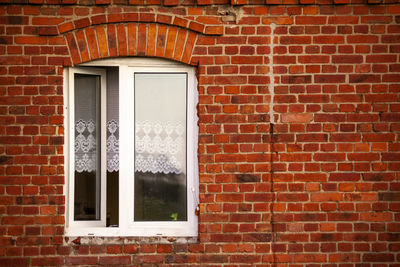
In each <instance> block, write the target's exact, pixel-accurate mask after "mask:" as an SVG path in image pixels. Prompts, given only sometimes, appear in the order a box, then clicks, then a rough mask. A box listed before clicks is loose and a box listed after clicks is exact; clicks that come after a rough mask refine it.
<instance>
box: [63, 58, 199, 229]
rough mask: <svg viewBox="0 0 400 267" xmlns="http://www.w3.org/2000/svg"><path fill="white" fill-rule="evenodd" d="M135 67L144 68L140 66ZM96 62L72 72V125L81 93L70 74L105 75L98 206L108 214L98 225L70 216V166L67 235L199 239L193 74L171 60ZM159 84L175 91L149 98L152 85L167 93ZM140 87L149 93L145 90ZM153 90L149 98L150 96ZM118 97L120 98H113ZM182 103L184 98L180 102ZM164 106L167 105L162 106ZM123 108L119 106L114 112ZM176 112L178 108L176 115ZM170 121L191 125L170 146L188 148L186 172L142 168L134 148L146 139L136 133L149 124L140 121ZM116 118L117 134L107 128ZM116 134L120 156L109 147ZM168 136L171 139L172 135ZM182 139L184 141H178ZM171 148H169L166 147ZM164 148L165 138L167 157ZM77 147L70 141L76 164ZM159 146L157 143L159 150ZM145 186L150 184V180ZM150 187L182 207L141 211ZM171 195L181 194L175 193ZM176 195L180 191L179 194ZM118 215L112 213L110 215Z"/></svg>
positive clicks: (183, 159)
mask: <svg viewBox="0 0 400 267" xmlns="http://www.w3.org/2000/svg"><path fill="white" fill-rule="evenodd" d="M149 62H150V63H149ZM134 63H137V64H136V65H135V64H134ZM89 65H92V66H91V68H88V67H80V68H79V69H78V68H71V69H69V73H70V75H69V80H68V82H69V87H70V90H69V101H70V103H69V104H68V106H69V107H70V112H69V114H70V116H69V117H70V118H69V119H70V120H71V118H72V117H73V116H74V114H72V113H73V111H74V103H73V102H74V101H71V99H74V98H73V97H71V95H73V94H74V92H71V87H73V86H71V81H73V80H74V78H72V77H71V73H76V72H77V71H78V70H80V71H82V70H83V72H85V74H87V75H100V74H99V72H101V75H100V76H98V77H100V78H97V79H99V80H101V82H102V83H101V85H100V87H101V88H103V87H105V86H103V85H105V84H107V86H106V87H107V88H106V89H102V91H101V92H102V93H101V94H103V98H101V99H100V102H101V108H100V109H98V110H100V111H97V113H96V114H98V113H101V120H102V123H101V127H100V128H101V130H100V131H101V132H102V137H104V138H102V146H101V149H102V152H101V157H100V158H101V159H100V161H101V162H100V163H99V164H100V165H101V168H100V169H101V171H102V172H103V174H102V175H103V176H101V178H102V179H101V186H102V187H101V188H102V189H101V190H100V191H101V197H100V201H98V202H100V209H101V210H102V211H103V212H100V216H102V215H101V214H103V216H102V217H101V219H100V220H98V221H78V220H76V219H75V218H74V217H73V216H71V215H72V214H73V210H71V209H72V208H71V206H74V203H73V202H74V186H75V183H74V179H75V176H74V175H75V171H74V170H73V169H74V166H72V167H71V164H70V168H71V170H70V172H69V178H70V179H69V183H68V184H69V188H68V193H69V197H68V199H69V201H68V206H69V208H68V210H69V213H68V223H67V229H66V234H67V235H102V236H155V235H161V236H196V235H197V217H196V216H195V209H196V208H197V205H198V200H197V199H198V197H197V195H198V191H197V188H198V178H197V176H198V169H197V125H196V124H197V117H196V100H197V95H196V90H195V88H196V84H195V78H194V71H193V69H192V68H188V67H182V66H180V65H176V64H171V63H170V62H168V63H165V62H163V61H154V60H150V61H147V60H146V61H141V60H139V61H137V60H132V59H123V60H117V61H115V60H111V61H110V60H103V61H100V62H92V63H89ZM93 66H96V68H93ZM92 72H93V73H92ZM96 72H97V73H96ZM151 84H152V85H151ZM160 85H162V86H161V87H162V88H165V89H166V90H170V91H169V92H167V93H164V95H163V94H161V93H160V92H158V93H157V94H156V95H158V98H157V97H156V98H154V97H153V98H152V95H154V93H152V94H148V91H149V90H150V89H148V88H149V87H152V88H153V90H160V88H161V87H160ZM176 85H179V86H176ZM67 86H68V85H67ZM140 88H142V90H141V89H140ZM143 88H145V89H143ZM146 88H147V89H146ZM157 88H158V89H157ZM176 88H179V90H178V89H177V90H176V91H177V92H175V93H173V92H172V90H175V89H176ZM141 91H142V93H143V92H145V94H144V95H143V94H141ZM146 92H147V96H145V95H146ZM112 95H114V98H113V97H112ZM115 95H117V96H118V98H117V101H115ZM140 98H142V100H140ZM168 98H169V101H165V100H168ZM178 98H180V100H179V101H178ZM113 99H114V100H113ZM151 101H153V102H152V103H149V104H148V105H141V104H142V103H145V102H151ZM154 101H155V102H154ZM157 101H159V102H157ZM118 102H119V105H118ZM163 102H164V104H162V103H163ZM177 102H180V105H177ZM160 103H161V104H160ZM116 106H117V108H115V107H116ZM178 106H180V108H177V107H178ZM148 107H153V109H151V108H150V109H149V108H148ZM113 109H114V110H115V109H116V110H117V111H118V112H115V111H113ZM173 109H174V111H172V110H173ZM152 110H153V111H152ZM149 114H150V115H149ZM157 114H158V115H157ZM146 116H147V117H146ZM168 116H170V118H173V119H174V120H178V121H180V123H181V124H183V125H184V126H183V129H184V131H183V132H181V130H182V129H181V128H182V127H178V128H179V129H180V131H179V133H180V134H181V135H179V134H177V133H174V135H173V136H172V142H170V147H172V148H174V145H176V144H177V143H180V144H181V145H182V147H181V148H180V151H181V153H180V154H179V156H178V158H179V159H180V166H182V168H181V169H180V170H179V171H176V170H175V171H176V172H170V173H165V172H160V171H158V172H157V171H156V172H154V173H153V172H139V171H137V170H136V169H135V168H136V167H135V166H136V164H135V163H136V162H137V161H136V157H135V154H136V150H135V143H136V139H139V137H140V133H135V131H136V129H138V126H140V125H141V123H142V125H143V121H142V122H140V119H141V118H144V119H147V120H150V121H151V120H152V121H153V124H154V123H155V124H157V121H160V122H161V121H162V122H163V123H165V122H167V121H168ZM179 116H180V117H179ZM178 117H179V118H178ZM157 118H158V119H157ZM177 118H178V119H177ZM113 120H114V121H115V122H117V123H116V124H117V125H118V127H117V130H116V131H114V132H111V131H110V130H109V129H108V128H109V125H110V121H113ZM161 127H163V126H161ZM165 127H167V126H165ZM156 128H157V131H159V128H160V127H159V125H158V126H156ZM167 128H168V131H170V130H171V127H170V126H168V127H167ZM72 129H74V128H73V127H72V125H71V124H70V133H71V130H72ZM72 131H74V130H72ZM153 134H154V133H153ZM164 134H165V133H164ZM112 135H114V136H112ZM72 136H73V135H71V134H70V138H71V137H72ZM110 137H114V139H119V140H118V144H119V146H118V153H115V151H114V154H113V155H112V153H110V149H109V148H110V146H109V144H110V143H109V142H108V141H109V139H110ZM142 137H143V136H142ZM153 137H154V135H153ZM163 137H164V139H165V138H166V137H167V136H163ZM178 137H180V138H181V140H182V139H183V140H184V141H183V142H174V141H176V139H178ZM71 139H74V138H71ZM170 139H171V138H170ZM170 139H169V140H170ZM187 140H190V142H187ZM153 141H154V140H153ZM164 141H165V140H164ZM73 142H74V140H70V143H73ZM164 143H165V142H164ZM164 143H162V145H163V144H164ZM159 144H160V142H159V141H158V143H157V142H156V144H155V146H156V147H157V149H158V151H163V152H165V149H164V150H163V148H161V149H160V148H158V146H159ZM71 146H72V145H71V144H70V146H69V147H70V157H69V158H70V161H72V158H73V156H74V155H73V154H74V153H71V151H72V152H73V151H74V150H72V149H71ZM155 146H154V142H153V147H155ZM164 147H165V146H164ZM175 150H176V147H175ZM178 150H179V149H178ZM132 151H135V153H132ZM116 155H119V158H118V160H119V164H118V165H114V167H115V166H117V168H110V162H112V161H110V159H113V158H115V156H116ZM175 155H176V154H175ZM176 156H177V155H176ZM114 162H115V161H114ZM111 165H112V164H111ZM164 167H165V166H164ZM164 171H165V169H164ZM177 172H179V173H177ZM143 181H145V182H144V183H143ZM116 184H117V186H116ZM160 184H161V185H160ZM143 186H144V188H143ZM146 186H147V188H150V189H153V190H152V192H150V196H151V197H154V195H151V193H155V196H156V198H157V197H158V198H159V199H160V198H161V199H163V198H164V197H163V196H165V195H167V196H170V195H171V196H173V197H171V196H170V199H169V200H168V199H167V201H169V202H171V201H172V202H175V203H173V204H169V205H167V207H168V206H169V207H170V208H169V209H168V208H166V206H165V205H164V206H162V205H161V206H157V205H154V204H152V203H151V201H149V199H147V201H145V202H147V205H148V206H141V205H140V202H141V201H142V202H143V200H144V197H143V195H146V194H142V195H140V194H141V192H143V190H146ZM140 187H142V190H140V189H141V188H140ZM147 192H148V191H146V193H147ZM166 192H167V193H166ZM171 192H174V193H173V194H171ZM177 192H180V193H179V194H177ZM148 195H149V194H147V196H148ZM160 196H161V197H160ZM171 199H172V200H171ZM150 200H151V198H150ZM164 200H165V198H164ZM149 203H150V205H149ZM174 205H175V206H174ZM140 207H144V209H145V210H146V212H145V213H143V212H142V214H140V212H139V211H140ZM171 207H172V208H171ZM152 209H153V210H154V213H149V212H148V211H150V210H152ZM157 209H158V210H160V209H161V210H163V211H164V210H165V212H164V215H163V216H161V217H160V216H158V215H157V216H153V215H152V214H155V213H156V212H157ZM135 210H136V212H135ZM142 211H143V208H142ZM112 212H113V214H111V213H112ZM149 214H150V215H149ZM105 215H107V216H105ZM106 217H107V219H106ZM107 226H108V227H107Z"/></svg>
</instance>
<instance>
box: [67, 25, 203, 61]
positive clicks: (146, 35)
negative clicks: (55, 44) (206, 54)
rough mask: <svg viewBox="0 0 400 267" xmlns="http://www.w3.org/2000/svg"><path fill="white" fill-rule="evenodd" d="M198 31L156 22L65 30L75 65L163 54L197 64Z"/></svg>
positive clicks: (175, 59)
mask: <svg viewBox="0 0 400 267" xmlns="http://www.w3.org/2000/svg"><path fill="white" fill-rule="evenodd" d="M197 37H198V34H197V33H195V32H193V31H190V30H187V29H184V28H178V27H175V26H168V25H164V24H156V23H149V24H148V23H128V24H105V25H97V26H93V27H88V28H84V29H79V30H75V31H71V32H68V33H66V34H65V38H66V41H67V44H68V47H69V51H70V55H71V59H72V63H73V65H77V64H80V63H84V62H88V61H92V60H96V59H103V58H110V57H127V56H142V57H160V58H166V59H171V60H174V61H179V62H182V63H186V64H191V65H194V64H195V62H192V51H193V47H194V45H195V43H196V40H197Z"/></svg>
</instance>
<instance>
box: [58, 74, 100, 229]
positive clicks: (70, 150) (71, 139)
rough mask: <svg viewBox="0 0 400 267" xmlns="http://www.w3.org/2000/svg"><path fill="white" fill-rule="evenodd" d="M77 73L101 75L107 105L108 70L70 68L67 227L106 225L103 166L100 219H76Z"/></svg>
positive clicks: (68, 82)
mask: <svg viewBox="0 0 400 267" xmlns="http://www.w3.org/2000/svg"><path fill="white" fill-rule="evenodd" d="M75 73H79V74H87V75H98V76H100V77H101V81H100V83H101V84H100V86H101V88H100V92H101V96H100V99H101V105H106V72H105V70H103V69H93V68H71V69H69V70H68V81H67V84H68V94H67V96H68V97H67V99H68V105H69V106H68V107H69V111H68V112H67V114H68V118H67V120H68V123H67V124H66V125H68V130H67V131H66V133H68V135H69V136H68V137H69V138H66V139H68V142H67V144H68V149H67V150H66V158H68V200H67V201H66V203H67V211H68V215H67V218H68V223H67V228H74V227H104V226H105V225H106V217H107V216H106V213H107V212H106V205H105V203H106V202H105V199H106V195H107V191H106V189H107V184H106V182H107V180H106V175H107V173H106V170H104V168H101V173H100V177H99V178H100V187H101V188H102V189H104V190H101V195H100V220H97V221H75V220H74V216H73V214H74V191H75V190H74V189H75V184H74V181H75V180H74V179H73V177H74V176H75V164H74V162H75V160H74V151H75V147H74V144H75V141H74V140H75V132H74V129H75V113H74V111H75V105H74V100H73V99H74V93H75V91H74V90H75V84H74V75H75ZM105 114H107V113H106V110H105V109H104V110H103V108H102V109H101V115H100V116H101V125H100V126H99V127H100V129H101V130H100V131H101V134H100V135H101V146H102V148H101V162H100V165H101V166H103V165H104V163H106V156H107V153H106V126H105V125H106V116H105Z"/></svg>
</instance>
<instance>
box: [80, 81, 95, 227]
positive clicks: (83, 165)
mask: <svg viewBox="0 0 400 267" xmlns="http://www.w3.org/2000/svg"><path fill="white" fill-rule="evenodd" d="M99 78H100V77H99V76H95V75H84V74H75V81H74V82H75V92H74V94H75V143H74V145H75V186H74V187H75V192H74V197H75V199H74V220H99V219H100V169H99V168H100V166H99V165H100V164H99V162H100V153H99V151H100V150H99V148H100V128H99V126H100V124H99V120H100V115H99V114H100V113H99V108H100V105H99V103H100V79H99Z"/></svg>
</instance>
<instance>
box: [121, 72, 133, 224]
mask: <svg viewBox="0 0 400 267" xmlns="http://www.w3.org/2000/svg"><path fill="white" fill-rule="evenodd" d="M119 79H120V81H119V85H120V88H119V101H120V102H119V103H120V105H119V107H120V111H119V114H120V132H119V138H120V139H119V141H120V150H119V153H120V157H119V158H120V167H119V172H120V184H119V209H120V211H119V227H120V229H121V231H123V230H125V229H127V228H128V225H129V223H130V222H131V221H133V195H134V194H133V193H134V182H133V181H134V173H135V170H134V162H135V160H134V150H135V147H134V144H135V139H134V138H135V130H134V110H135V109H134V91H133V75H132V73H131V72H130V71H129V68H128V67H126V66H121V67H120V68H119Z"/></svg>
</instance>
